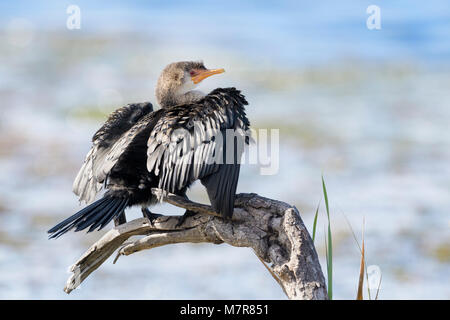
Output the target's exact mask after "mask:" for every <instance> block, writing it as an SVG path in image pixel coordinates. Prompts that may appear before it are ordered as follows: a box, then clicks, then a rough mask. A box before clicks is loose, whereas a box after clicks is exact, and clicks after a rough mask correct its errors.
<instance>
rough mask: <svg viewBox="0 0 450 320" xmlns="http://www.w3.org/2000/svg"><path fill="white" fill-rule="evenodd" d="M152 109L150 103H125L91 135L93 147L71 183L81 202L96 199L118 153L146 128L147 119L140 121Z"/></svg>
mask: <svg viewBox="0 0 450 320" xmlns="http://www.w3.org/2000/svg"><path fill="white" fill-rule="evenodd" d="M152 111H153V106H152V104H151V103H149V102H145V103H136V104H128V105H126V106H124V107H122V108H119V109H117V110H116V111H114V112H113V113H112V114H111V115H110V116H109V118H108V120H107V121H106V122H105V124H104V125H103V126H102V127H101V128H100V129H99V130H98V131H97V132H96V133H95V134H94V136H93V138H92V144H93V146H92V148H91V150H90V151H89V152H88V154H87V155H86V159H85V160H84V164H83V166H82V167H81V169H80V171H79V172H78V174H77V176H76V178H75V181H74V183H73V192H74V193H75V194H76V195H77V196H79V197H80V201H85V202H86V203H90V202H91V201H92V200H94V199H95V196H96V195H97V193H98V192H99V191H100V190H101V189H102V187H103V184H104V182H106V179H107V177H108V174H109V172H110V170H111V169H112V168H113V166H114V165H115V164H116V163H117V161H118V159H119V157H120V155H121V154H122V153H123V152H124V151H125V149H126V148H127V146H128V145H129V144H130V142H131V141H133V138H134V137H135V136H136V135H137V134H138V133H139V132H140V131H141V130H142V129H143V128H145V126H146V122H145V121H142V120H145V116H147V115H149V114H151V113H152Z"/></svg>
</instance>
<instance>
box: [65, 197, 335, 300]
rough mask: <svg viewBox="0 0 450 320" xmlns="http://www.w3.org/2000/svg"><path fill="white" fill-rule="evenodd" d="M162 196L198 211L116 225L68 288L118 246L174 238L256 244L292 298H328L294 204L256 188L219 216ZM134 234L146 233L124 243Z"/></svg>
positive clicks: (125, 250)
mask: <svg viewBox="0 0 450 320" xmlns="http://www.w3.org/2000/svg"><path fill="white" fill-rule="evenodd" d="M153 192H154V193H158V192H160V190H153ZM164 200H165V201H166V202H168V203H171V204H173V205H176V206H179V207H182V208H185V209H188V210H191V211H194V212H198V214H197V215H194V216H191V217H188V218H187V219H186V220H185V221H184V222H183V223H182V224H181V225H179V226H177V224H178V223H179V221H180V216H160V217H158V218H157V219H155V220H154V221H153V222H152V223H150V221H149V220H148V219H146V218H140V219H136V220H133V221H130V222H128V223H125V224H123V225H120V226H118V227H116V228H114V229H112V230H111V231H109V232H108V233H106V234H105V235H104V236H103V237H102V238H101V239H100V240H98V241H97V242H96V243H95V244H94V245H92V246H91V247H90V248H89V249H88V250H87V251H86V253H85V254H84V255H83V256H82V257H81V258H80V259H79V260H78V261H77V262H75V264H74V265H73V266H72V267H71V271H72V272H73V274H72V275H71V277H70V278H69V279H68V281H67V284H66V287H65V288H64V291H65V292H67V293H70V292H71V291H72V290H73V289H75V288H76V287H77V286H78V285H79V284H80V283H81V282H82V281H84V280H85V279H86V278H87V277H88V276H89V274H91V273H92V272H93V271H94V270H96V269H97V268H98V267H99V266H100V265H101V264H102V263H103V262H104V261H105V260H106V259H107V258H108V257H110V256H111V255H112V254H113V253H114V252H115V251H116V249H118V248H120V249H119V250H118V253H117V256H116V258H115V260H114V263H115V262H116V261H117V259H118V258H119V257H121V256H126V255H130V254H133V253H135V252H138V251H141V250H146V249H151V248H155V247H159V246H163V245H168V244H173V243H184V242H190V243H199V242H206V243H215V244H220V243H227V244H229V245H232V246H235V247H249V248H252V249H253V251H254V252H255V254H256V255H257V257H258V258H259V259H260V260H261V262H262V263H263V264H264V266H265V267H266V268H267V269H268V271H269V272H270V273H271V275H272V276H273V277H274V279H275V280H276V281H277V282H278V283H279V284H280V286H281V287H282V289H283V291H284V292H285V293H286V295H287V296H288V298H289V299H299V300H316V299H327V291H326V286H325V279H324V276H323V273H322V269H321V267H320V263H319V260H318V257H317V253H316V250H315V248H314V244H313V242H312V239H311V237H310V235H309V233H308V231H307V229H306V227H305V226H304V224H303V221H302V219H301V217H300V214H299V212H298V210H297V209H296V208H295V207H293V206H290V205H288V204H286V203H284V202H281V201H276V200H272V199H268V198H264V197H261V196H258V195H256V194H239V195H237V196H236V201H235V209H234V215H233V219H232V220H226V219H223V218H221V217H218V214H217V213H216V212H214V211H213V210H212V208H211V207H210V206H207V205H203V204H198V203H194V202H191V201H189V200H186V199H184V198H182V197H179V196H176V195H173V194H169V195H166V196H165V197H164ZM134 235H143V236H144V237H142V238H140V239H138V240H136V241H132V242H129V243H124V242H125V241H126V240H127V239H128V238H129V237H131V236H134Z"/></svg>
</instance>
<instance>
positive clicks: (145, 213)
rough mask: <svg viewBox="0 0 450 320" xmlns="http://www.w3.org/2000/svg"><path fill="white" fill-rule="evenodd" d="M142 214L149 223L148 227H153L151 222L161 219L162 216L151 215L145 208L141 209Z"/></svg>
mask: <svg viewBox="0 0 450 320" xmlns="http://www.w3.org/2000/svg"><path fill="white" fill-rule="evenodd" d="M141 211H142V214H143V215H144V218H147V219H148V220H149V221H150V225H151V226H153V222H154V221H155V220H156V219H157V218H158V217H161V216H162V214H157V213H153V212H151V211H150V210H148V209H147V208H142V210H141Z"/></svg>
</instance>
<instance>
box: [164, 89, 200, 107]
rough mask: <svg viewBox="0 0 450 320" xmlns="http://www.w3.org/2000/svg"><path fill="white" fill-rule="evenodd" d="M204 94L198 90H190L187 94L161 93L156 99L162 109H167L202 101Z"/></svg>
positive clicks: (178, 92)
mask: <svg viewBox="0 0 450 320" xmlns="http://www.w3.org/2000/svg"><path fill="white" fill-rule="evenodd" d="M204 96H205V94H204V93H203V92H201V91H198V90H191V91H187V92H183V91H181V92H180V91H177V92H170V91H169V92H166V93H165V94H164V93H162V94H161V95H160V96H159V97H157V98H158V103H159V104H160V106H161V107H162V108H167V107H171V106H175V105H179V104H188V103H193V102H197V101H199V100H200V99H202V98H203V97H204Z"/></svg>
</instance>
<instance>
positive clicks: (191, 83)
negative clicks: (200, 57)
mask: <svg viewBox="0 0 450 320" xmlns="http://www.w3.org/2000/svg"><path fill="white" fill-rule="evenodd" d="M223 72H225V70H224V69H207V68H206V67H205V66H204V64H203V62H195V61H181V62H174V63H171V64H169V65H168V66H166V67H165V68H164V70H163V71H162V73H161V75H160V76H159V78H158V83H157V85H156V99H157V100H158V103H159V105H160V106H161V107H162V108H165V107H170V106H173V105H177V104H180V103H189V102H194V101H197V100H199V99H201V98H202V97H203V96H204V94H203V93H201V92H200V91H196V90H194V89H195V87H196V86H197V85H198V84H199V83H200V82H201V81H203V80H204V79H206V78H208V77H210V76H212V75H215V74H219V73H223Z"/></svg>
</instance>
